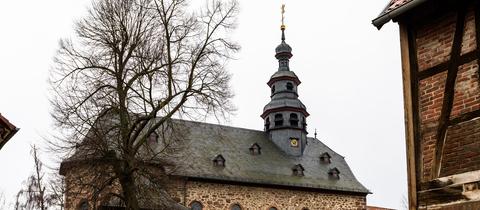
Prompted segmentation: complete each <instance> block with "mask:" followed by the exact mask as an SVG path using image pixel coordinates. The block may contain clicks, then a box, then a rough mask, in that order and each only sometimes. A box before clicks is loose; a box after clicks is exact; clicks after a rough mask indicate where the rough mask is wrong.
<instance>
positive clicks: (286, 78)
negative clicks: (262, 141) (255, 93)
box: [261, 13, 309, 156]
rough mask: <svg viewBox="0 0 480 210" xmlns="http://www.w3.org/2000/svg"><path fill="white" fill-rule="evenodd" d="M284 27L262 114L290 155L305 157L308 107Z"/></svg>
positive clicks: (272, 134)
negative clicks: (300, 94) (300, 96)
mask: <svg viewBox="0 0 480 210" xmlns="http://www.w3.org/2000/svg"><path fill="white" fill-rule="evenodd" d="M283 19H284V18H283V13H282V25H281V27H280V30H281V42H280V44H279V45H278V46H277V47H276V48H275V58H276V59H277V60H278V69H277V71H276V72H274V73H273V75H272V76H271V77H270V79H269V81H268V82H267V84H268V86H269V87H270V90H269V91H270V92H271V95H270V102H269V103H268V104H267V105H265V107H264V108H263V113H262V115H261V117H262V118H263V120H264V123H263V125H264V129H265V132H267V133H268V135H269V138H270V140H271V141H272V142H273V143H275V145H276V146H277V147H279V148H280V149H281V150H283V151H284V152H285V153H286V154H288V155H292V156H302V155H303V151H304V150H305V147H306V145H307V134H308V133H307V130H306V125H307V122H306V118H307V117H308V116H309V114H308V112H307V108H306V106H305V105H304V104H303V103H302V102H301V101H300V99H298V86H299V85H300V80H299V79H298V77H297V75H296V74H295V73H294V72H293V71H291V69H290V58H291V57H292V47H291V46H290V45H289V44H287V42H286V39H285V29H286V27H285V25H284V23H283Z"/></svg>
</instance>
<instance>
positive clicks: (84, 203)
mask: <svg viewBox="0 0 480 210" xmlns="http://www.w3.org/2000/svg"><path fill="white" fill-rule="evenodd" d="M88 209H89V206H88V202H87V201H82V202H81V203H80V205H78V210H88Z"/></svg>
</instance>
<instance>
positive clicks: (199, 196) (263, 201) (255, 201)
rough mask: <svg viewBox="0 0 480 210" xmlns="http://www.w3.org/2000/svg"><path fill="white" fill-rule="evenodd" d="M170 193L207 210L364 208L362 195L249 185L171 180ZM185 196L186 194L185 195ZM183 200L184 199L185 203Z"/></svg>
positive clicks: (176, 197) (333, 209)
mask: <svg viewBox="0 0 480 210" xmlns="http://www.w3.org/2000/svg"><path fill="white" fill-rule="evenodd" d="M169 192H170V194H171V195H172V196H174V198H175V199H176V200H178V201H179V202H180V203H182V204H184V203H185V204H186V205H189V204H190V203H191V202H193V201H198V202H201V203H202V205H203V206H204V209H206V210H217V209H218V210H220V209H221V210H225V209H230V207H231V206H232V205H234V204H239V205H240V206H241V207H242V209H244V210H247V209H250V210H268V209H269V208H270V207H276V208H277V209H282V210H302V209H303V208H308V209H310V210H313V209H315V210H323V209H324V210H327V209H328V210H335V209H342V210H349V209H351V210H360V209H362V210H363V209H366V198H365V196H356V195H345V194H332V193H319V192H308V191H297V190H285V189H274V188H263V187H249V186H240V185H228V184H217V183H207V182H198V181H187V182H186V183H185V182H184V181H181V180H178V181H174V182H172V185H171V186H170V189H169ZM185 195H186V196H185ZM184 199H186V202H184Z"/></svg>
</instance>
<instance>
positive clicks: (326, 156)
mask: <svg viewBox="0 0 480 210" xmlns="http://www.w3.org/2000/svg"><path fill="white" fill-rule="evenodd" d="M330 158H331V156H330V154H328V153H327V152H325V153H323V154H322V155H320V163H327V164H329V163H331V161H330Z"/></svg>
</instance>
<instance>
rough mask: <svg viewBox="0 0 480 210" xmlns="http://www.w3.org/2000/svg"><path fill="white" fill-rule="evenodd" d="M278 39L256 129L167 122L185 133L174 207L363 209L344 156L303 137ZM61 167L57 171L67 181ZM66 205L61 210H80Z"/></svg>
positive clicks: (293, 80) (294, 86) (361, 192)
mask: <svg viewBox="0 0 480 210" xmlns="http://www.w3.org/2000/svg"><path fill="white" fill-rule="evenodd" d="M281 33H282V34H281V42H280V44H279V45H278V46H277V47H276V49H275V53H276V54H275V58H276V59H277V60H278V69H277V70H276V71H274V73H273V75H272V76H271V77H270V78H269V79H268V82H267V84H268V88H269V89H270V91H271V96H270V98H271V100H270V102H269V103H268V104H266V105H265V107H264V108H263V112H262V113H261V118H262V119H263V125H264V127H263V129H259V130H251V129H245V128H238V127H230V126H224V125H218V124H208V123H202V122H193V121H184V120H174V122H175V124H177V125H179V126H182V132H183V129H185V132H184V137H183V138H184V141H185V142H184V143H185V145H186V146H185V148H184V149H182V150H180V151H179V153H181V154H179V156H182V157H185V158H173V159H172V160H171V161H172V162H174V163H175V164H174V165H175V166H176V168H175V169H174V170H172V171H171V172H170V173H169V181H168V183H167V192H168V193H169V194H170V196H171V197H172V198H173V199H174V200H175V201H177V202H179V203H180V204H182V205H184V206H187V207H189V208H191V209H193V210H220V209H222V210H225V209H228V210H246V209H255V210H287V209H288V210H307V209H310V210H321V209H325V210H335V209H342V210H349V209H350V210H362V209H366V196H367V195H368V194H369V193H370V192H369V190H368V189H366V188H365V187H364V186H363V185H362V184H361V183H360V182H359V181H358V180H357V179H356V178H355V176H354V174H353V173H352V171H351V170H350V168H349V166H348V164H347V163H346V161H345V158H344V157H343V156H341V155H340V154H337V153H336V152H335V151H333V150H332V149H330V148H329V147H328V146H327V145H325V144H324V143H322V142H321V141H320V140H318V139H316V138H313V137H309V136H308V132H307V118H308V117H309V113H308V112H307V108H306V106H305V105H304V104H303V103H302V102H301V101H300V100H299V98H298V96H299V91H298V90H299V89H298V87H299V86H300V84H301V82H300V79H299V78H298V77H297V75H296V74H295V73H294V72H293V71H292V69H291V68H290V65H289V61H290V58H291V57H292V47H290V45H288V44H287V43H286V41H285V27H284V26H283V25H282V27H281ZM65 163H66V162H64V163H62V165H63V167H61V172H60V173H61V174H66V176H67V179H68V176H69V174H70V173H67V172H66V167H65ZM62 170H63V171H62ZM67 197H68V195H67ZM66 201H67V205H66V207H67V208H66V209H76V208H75V207H78V206H82V205H80V204H79V203H75V202H78V200H74V199H69V198H67V199H66Z"/></svg>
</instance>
